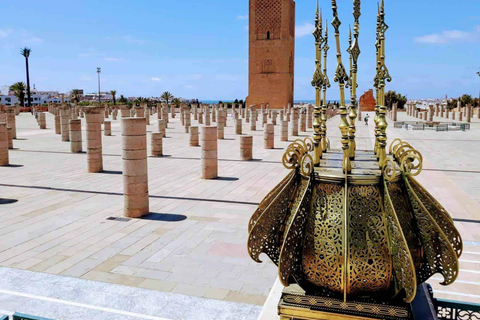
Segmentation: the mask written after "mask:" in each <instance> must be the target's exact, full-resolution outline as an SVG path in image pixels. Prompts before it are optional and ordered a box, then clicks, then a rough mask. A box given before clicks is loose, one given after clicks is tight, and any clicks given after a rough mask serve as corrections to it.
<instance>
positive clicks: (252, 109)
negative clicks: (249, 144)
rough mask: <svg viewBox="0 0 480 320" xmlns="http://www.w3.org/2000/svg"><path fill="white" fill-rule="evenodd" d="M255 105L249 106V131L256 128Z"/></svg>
mask: <svg viewBox="0 0 480 320" xmlns="http://www.w3.org/2000/svg"><path fill="white" fill-rule="evenodd" d="M256 108H257V107H256V106H251V107H250V118H251V119H250V131H255V130H257V120H256V119H257V110H256Z"/></svg>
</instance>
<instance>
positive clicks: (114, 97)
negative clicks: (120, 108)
mask: <svg viewBox="0 0 480 320" xmlns="http://www.w3.org/2000/svg"><path fill="white" fill-rule="evenodd" d="M110 94H111V95H112V97H113V105H114V106H115V105H116V104H117V90H112V91H110Z"/></svg>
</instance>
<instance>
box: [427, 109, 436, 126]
mask: <svg viewBox="0 0 480 320" xmlns="http://www.w3.org/2000/svg"><path fill="white" fill-rule="evenodd" d="M433 107H434V106H433V105H430V106H428V121H429V122H432V121H433V115H434V114H435V110H434V108H433Z"/></svg>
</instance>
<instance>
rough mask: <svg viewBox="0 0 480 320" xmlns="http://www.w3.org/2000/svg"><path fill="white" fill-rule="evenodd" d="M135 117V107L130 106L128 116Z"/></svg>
mask: <svg viewBox="0 0 480 320" xmlns="http://www.w3.org/2000/svg"><path fill="white" fill-rule="evenodd" d="M133 117H135V107H132V108H130V118H133ZM125 118H128V117H125Z"/></svg>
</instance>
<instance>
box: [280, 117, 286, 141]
mask: <svg viewBox="0 0 480 320" xmlns="http://www.w3.org/2000/svg"><path fill="white" fill-rule="evenodd" d="M280 126H281V130H280V141H288V121H287V120H280Z"/></svg>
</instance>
